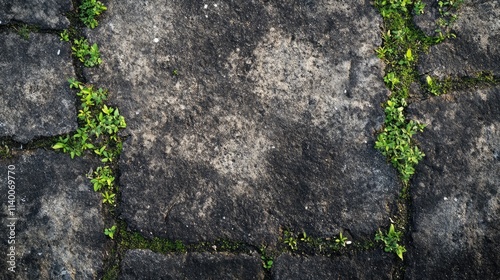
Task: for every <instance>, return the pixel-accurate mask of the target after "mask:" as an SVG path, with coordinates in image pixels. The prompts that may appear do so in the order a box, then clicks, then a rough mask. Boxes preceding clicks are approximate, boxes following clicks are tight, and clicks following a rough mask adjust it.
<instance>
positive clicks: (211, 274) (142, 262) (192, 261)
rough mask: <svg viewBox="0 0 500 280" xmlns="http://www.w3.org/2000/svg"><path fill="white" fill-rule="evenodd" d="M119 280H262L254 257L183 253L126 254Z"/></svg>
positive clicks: (141, 251) (258, 265) (262, 272)
mask: <svg viewBox="0 0 500 280" xmlns="http://www.w3.org/2000/svg"><path fill="white" fill-rule="evenodd" d="M120 279H123V280H127V279H130V280H140V279H158V280H160V279H161V280H166V279H172V280H174V279H223V280H229V279H234V280H236V279H238V280H239V279H242V280H243V279H256V280H259V279H260V280H262V279H264V270H263V268H262V264H261V261H260V257H259V256H258V255H231V254H223V253H213V254H211V253H187V254H181V255H161V254H156V253H153V252H151V251H149V250H130V251H128V252H127V253H126V254H125V257H124V259H123V261H122V264H121V274H120Z"/></svg>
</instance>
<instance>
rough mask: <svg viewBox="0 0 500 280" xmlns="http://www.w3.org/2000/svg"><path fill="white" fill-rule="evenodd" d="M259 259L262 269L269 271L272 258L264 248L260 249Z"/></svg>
mask: <svg viewBox="0 0 500 280" xmlns="http://www.w3.org/2000/svg"><path fill="white" fill-rule="evenodd" d="M260 259H261V260H262V267H264V268H265V269H271V267H273V264H274V258H273V256H271V255H269V254H268V253H267V251H266V247H265V246H262V247H260Z"/></svg>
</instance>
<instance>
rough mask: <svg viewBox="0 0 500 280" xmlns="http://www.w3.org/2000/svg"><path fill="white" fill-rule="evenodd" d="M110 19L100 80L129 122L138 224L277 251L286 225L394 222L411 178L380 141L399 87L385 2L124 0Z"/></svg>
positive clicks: (129, 181)
mask: <svg viewBox="0 0 500 280" xmlns="http://www.w3.org/2000/svg"><path fill="white" fill-rule="evenodd" d="M108 12H109V14H110V16H108V17H106V18H104V19H103V21H101V23H100V24H99V27H98V28H97V29H95V30H94V31H92V32H91V33H89V36H90V37H91V40H92V41H95V42H97V43H99V45H100V46H101V50H102V57H103V61H104V64H103V65H102V67H99V68H98V69H90V70H88V71H87V72H86V75H87V76H88V78H89V80H91V81H93V82H94V83H95V84H98V85H99V86H104V87H107V88H109V89H111V91H112V93H111V102H112V103H115V104H117V105H118V107H119V108H120V112H122V113H123V114H124V115H125V116H126V118H127V122H128V128H127V130H126V132H125V133H126V134H128V135H130V137H129V138H128V139H127V141H125V143H124V149H123V153H122V156H121V159H120V170H121V174H122V175H121V177H120V183H121V191H122V195H121V203H120V208H121V213H122V218H124V219H125V220H126V222H127V223H128V225H129V226H130V228H131V229H133V230H138V231H140V232H142V233H143V234H145V235H146V236H152V235H156V236H163V237H169V238H173V239H181V240H184V241H188V242H198V241H201V240H214V239H217V238H220V237H226V238H229V239H232V240H240V241H245V242H249V243H252V244H261V243H268V244H274V243H275V242H276V241H277V238H278V236H279V235H280V233H279V229H280V227H281V226H284V227H291V228H294V229H295V230H297V231H300V230H302V229H304V230H305V231H306V232H307V233H309V234H311V235H315V236H332V235H337V234H338V233H339V232H340V230H341V229H346V230H350V232H351V234H352V235H353V237H354V238H359V237H360V236H363V237H368V238H372V237H373V234H374V232H375V231H376V230H377V228H378V227H379V226H380V225H383V224H386V223H387V222H388V220H389V214H390V212H391V207H392V206H393V205H394V204H393V203H394V201H395V198H396V197H397V194H398V192H399V184H398V179H397V175H396V173H395V171H394V170H393V168H392V167H391V166H389V165H388V164H386V162H385V159H384V158H383V156H382V155H381V154H380V153H378V152H377V151H375V150H374V149H373V145H374V132H375V130H376V129H378V128H380V126H381V124H382V123H383V120H384V114H383V111H382V108H381V107H380V106H379V104H381V103H382V102H383V100H384V99H385V98H386V95H387V94H388V92H387V91H386V89H385V86H384V84H383V81H382V72H383V71H382V67H383V66H382V65H381V62H380V60H379V59H378V58H377V57H376V56H375V55H374V52H373V50H374V49H375V48H376V47H377V46H378V45H379V44H380V43H381V39H380V32H379V28H378V26H379V25H380V24H381V19H380V17H379V16H378V15H377V13H376V11H375V9H374V8H373V7H372V6H371V5H368V4H367V3H366V2H365V1H351V2H349V3H348V4H347V3H344V2H343V1H321V2H317V3H316V2H314V3H313V2H307V3H302V4H298V3H296V4H295V5H288V4H281V2H266V3H260V2H252V1H242V0H241V1H231V2H224V3H218V4H213V3H210V4H208V3H207V4H203V3H202V2H199V1H169V2H168V3H163V2H162V4H161V5H160V4H158V3H154V2H147V3H146V2H140V1H121V2H119V3H115V2H110V3H109V9H108ZM352 18H356V20H355V21H353V20H350V19H352ZM131 22H134V24H133V25H131V24H130V23H131ZM173 70H177V75H175V74H173V73H172V72H173Z"/></svg>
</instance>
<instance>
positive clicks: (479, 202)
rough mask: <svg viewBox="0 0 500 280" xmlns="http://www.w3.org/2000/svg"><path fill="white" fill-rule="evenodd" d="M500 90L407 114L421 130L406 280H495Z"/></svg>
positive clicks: (442, 100)
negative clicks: (422, 126)
mask: <svg viewBox="0 0 500 280" xmlns="http://www.w3.org/2000/svg"><path fill="white" fill-rule="evenodd" d="M499 104H500V87H495V88H491V89H481V90H479V89H476V90H470V91H465V92H454V93H451V94H448V95H444V96H440V97H435V98H432V99H430V100H427V101H425V102H422V103H415V104H413V105H412V106H411V110H410V114H411V118H413V119H417V120H419V121H422V122H424V123H426V124H427V125H428V126H427V128H426V130H425V131H424V132H423V133H422V134H420V135H419V136H418V137H417V140H418V141H419V143H420V146H421V148H422V150H423V151H424V152H425V154H426V157H425V159H424V161H423V162H422V163H421V164H419V165H418V168H417V173H416V175H415V177H414V180H413V184H412V193H413V202H412V206H413V213H414V214H413V225H412V227H411V228H412V233H411V235H412V239H413V242H412V244H411V246H410V247H409V248H407V249H408V260H409V268H408V269H407V270H406V276H407V277H406V278H407V279H430V278H432V279H478V278H485V279H486V278H487V279H497V278H499V277H500V254H499V252H500V242H499V240H500V226H499V225H500V106H499Z"/></svg>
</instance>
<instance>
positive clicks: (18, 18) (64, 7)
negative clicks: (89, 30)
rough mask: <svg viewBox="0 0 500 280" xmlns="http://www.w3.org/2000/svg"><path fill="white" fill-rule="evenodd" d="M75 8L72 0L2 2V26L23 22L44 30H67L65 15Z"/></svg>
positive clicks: (0, 0)
mask: <svg viewBox="0 0 500 280" xmlns="http://www.w3.org/2000/svg"><path fill="white" fill-rule="evenodd" d="M72 8H73V5H72V2H71V0H23V1H12V0H0V25H3V24H9V23H12V22H23V23H27V24H33V25H37V26H38V27H40V28H43V29H65V28H68V27H69V20H68V19H67V18H66V16H65V14H66V13H67V12H69V11H71V10H72Z"/></svg>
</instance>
